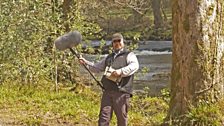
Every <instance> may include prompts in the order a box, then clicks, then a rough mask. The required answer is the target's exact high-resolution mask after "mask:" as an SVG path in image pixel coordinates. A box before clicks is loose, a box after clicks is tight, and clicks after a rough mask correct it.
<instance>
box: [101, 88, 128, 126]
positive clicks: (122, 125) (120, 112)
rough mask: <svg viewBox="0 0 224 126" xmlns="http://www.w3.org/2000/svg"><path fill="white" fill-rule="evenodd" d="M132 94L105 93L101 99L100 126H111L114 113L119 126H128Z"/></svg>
mask: <svg viewBox="0 0 224 126" xmlns="http://www.w3.org/2000/svg"><path fill="white" fill-rule="evenodd" d="M129 99H130V94H128V93H123V92H116V91H105V92H103V96H102V99H101V107H100V114H99V121H98V124H99V126H109V125H110V120H111V118H112V114H113V111H114V113H115V115H116V117H117V125H118V126H127V123H128V117H127V114H128V107H129Z"/></svg>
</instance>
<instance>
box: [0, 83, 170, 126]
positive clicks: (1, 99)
mask: <svg viewBox="0 0 224 126" xmlns="http://www.w3.org/2000/svg"><path fill="white" fill-rule="evenodd" d="M0 92H1V95H0V119H1V118H3V119H5V120H8V121H9V122H13V124H16V125H85V126H95V125H97V120H98V112H99V106H100V96H101V95H100V93H96V92H94V91H91V90H90V89H89V88H85V89H82V91H79V92H76V91H73V92H70V91H69V90H65V89H60V90H59V92H55V91H53V90H51V88H50V87H49V84H48V87H47V86H44V85H42V86H40V85H39V86H38V87H37V86H24V85H18V84H17V85H14V84H4V85H0ZM167 109H168V105H167V104H166V103H165V102H164V101H163V100H162V99H160V98H151V97H147V98H143V97H139V96H134V97H133V98H132V101H131V108H130V111H129V124H130V126H145V125H158V124H160V123H162V121H163V119H164V118H165V115H166V111H167ZM111 123H112V126H115V125H116V118H115V116H113V119H112V121H111Z"/></svg>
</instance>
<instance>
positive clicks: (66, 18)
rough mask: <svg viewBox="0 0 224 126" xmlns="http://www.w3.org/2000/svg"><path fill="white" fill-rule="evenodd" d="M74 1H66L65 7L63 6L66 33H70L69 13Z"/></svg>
mask: <svg viewBox="0 0 224 126" xmlns="http://www.w3.org/2000/svg"><path fill="white" fill-rule="evenodd" d="M72 3H73V0H64V2H63V5H62V10H63V17H64V20H65V24H64V25H65V31H66V32H69V31H70V27H69V24H68V21H67V20H68V13H69V12H70V11H71V6H72Z"/></svg>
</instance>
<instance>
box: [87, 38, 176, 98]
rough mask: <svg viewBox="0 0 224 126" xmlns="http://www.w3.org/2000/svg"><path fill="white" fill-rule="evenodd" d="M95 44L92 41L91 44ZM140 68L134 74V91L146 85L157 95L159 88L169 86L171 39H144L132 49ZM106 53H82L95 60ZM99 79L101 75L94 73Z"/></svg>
mask: <svg viewBox="0 0 224 126" xmlns="http://www.w3.org/2000/svg"><path fill="white" fill-rule="evenodd" d="M96 44H97V41H96V42H93V46H94V45H96ZM134 53H135V54H136V55H137V58H138V60H139V65H140V69H139V70H138V72H137V73H136V74H135V79H134V91H135V92H141V91H143V90H144V89H146V87H148V89H149V94H150V95H159V94H160V90H161V89H163V88H167V87H169V84H170V72H171V65H172V60H171V56H172V42H171V41H144V42H140V44H139V45H138V48H137V49H136V50H134ZM105 56H106V55H101V56H99V55H84V57H85V58H86V59H87V60H90V61H96V60H99V59H101V58H102V57H105ZM96 77H97V78H99V79H100V77H101V75H96Z"/></svg>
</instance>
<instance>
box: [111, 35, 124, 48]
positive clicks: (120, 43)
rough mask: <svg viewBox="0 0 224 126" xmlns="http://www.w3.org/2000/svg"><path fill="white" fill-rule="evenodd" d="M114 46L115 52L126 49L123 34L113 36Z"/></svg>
mask: <svg viewBox="0 0 224 126" xmlns="http://www.w3.org/2000/svg"><path fill="white" fill-rule="evenodd" d="M112 46H113V49H114V50H115V51H116V50H120V49H122V48H124V38H123V36H122V34H120V33H115V34H113V36H112Z"/></svg>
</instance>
